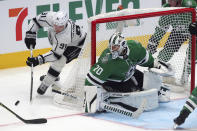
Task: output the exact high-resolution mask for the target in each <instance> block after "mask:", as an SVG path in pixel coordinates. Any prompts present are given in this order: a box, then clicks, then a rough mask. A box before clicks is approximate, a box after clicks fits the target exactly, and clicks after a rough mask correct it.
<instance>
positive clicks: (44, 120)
mask: <svg viewBox="0 0 197 131" xmlns="http://www.w3.org/2000/svg"><path fill="white" fill-rule="evenodd" d="M0 106H2V107H3V108H5V109H6V110H8V111H9V112H10V113H12V114H13V115H15V116H16V117H17V118H18V119H20V120H21V121H22V122H24V123H26V124H42V123H47V119H45V118H40V119H30V120H25V119H23V118H22V117H20V116H19V115H18V114H16V113H15V112H13V111H12V110H11V109H9V108H8V107H7V106H5V105H4V104H3V103H1V102H0Z"/></svg>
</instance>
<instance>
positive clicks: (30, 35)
mask: <svg viewBox="0 0 197 131" xmlns="http://www.w3.org/2000/svg"><path fill="white" fill-rule="evenodd" d="M25 44H26V47H27V48H28V49H30V47H32V48H33V49H34V48H35V46H36V32H31V31H27V32H26V36H25Z"/></svg>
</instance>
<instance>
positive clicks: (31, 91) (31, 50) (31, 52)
mask: <svg viewBox="0 0 197 131" xmlns="http://www.w3.org/2000/svg"><path fill="white" fill-rule="evenodd" d="M30 55H31V58H32V57H33V49H32V46H31V47H30ZM33 69H34V68H33V64H31V89H30V103H31V102H32V94H33Z"/></svg>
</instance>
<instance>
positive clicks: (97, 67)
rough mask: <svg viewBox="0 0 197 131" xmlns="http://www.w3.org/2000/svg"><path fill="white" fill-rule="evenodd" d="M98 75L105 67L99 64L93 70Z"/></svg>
mask: <svg viewBox="0 0 197 131" xmlns="http://www.w3.org/2000/svg"><path fill="white" fill-rule="evenodd" d="M93 71H94V72H95V73H96V74H97V75H100V74H101V73H102V72H103V68H102V67H100V66H99V65H96V68H94V70H93Z"/></svg>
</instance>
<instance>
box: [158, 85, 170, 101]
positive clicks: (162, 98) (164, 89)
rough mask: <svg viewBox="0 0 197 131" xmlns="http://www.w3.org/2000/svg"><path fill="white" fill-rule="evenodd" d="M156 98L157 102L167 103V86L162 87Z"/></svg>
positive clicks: (168, 91)
mask: <svg viewBox="0 0 197 131" xmlns="http://www.w3.org/2000/svg"><path fill="white" fill-rule="evenodd" d="M158 97H159V102H169V101H170V88H169V87H168V86H167V85H162V86H161V89H160V91H159V96H158Z"/></svg>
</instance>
